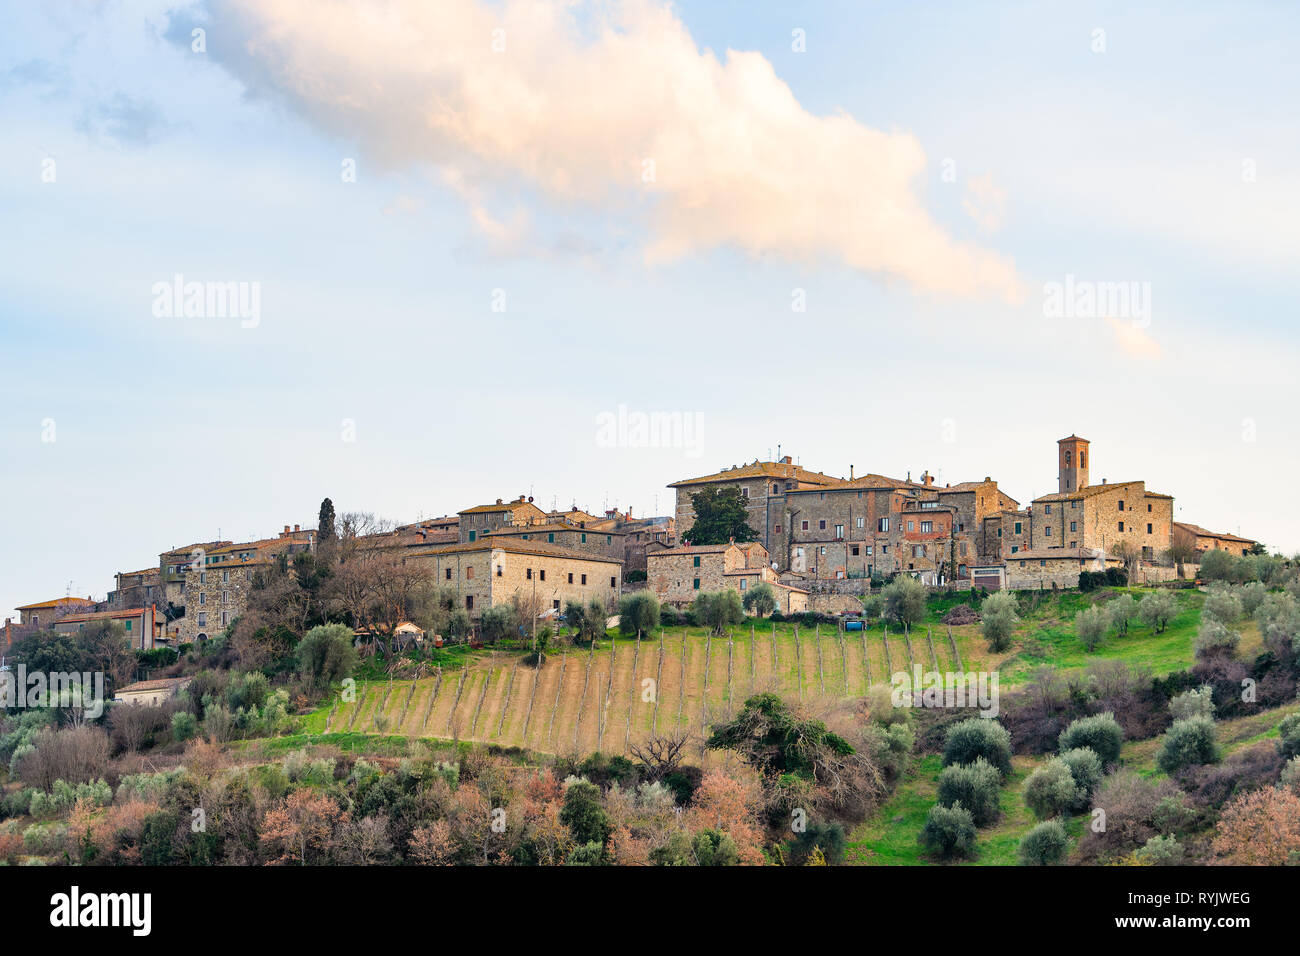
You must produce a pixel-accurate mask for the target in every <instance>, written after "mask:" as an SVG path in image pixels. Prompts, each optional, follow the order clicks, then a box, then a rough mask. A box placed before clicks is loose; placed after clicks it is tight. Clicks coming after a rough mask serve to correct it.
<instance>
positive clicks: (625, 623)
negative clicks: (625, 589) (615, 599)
mask: <svg viewBox="0 0 1300 956" xmlns="http://www.w3.org/2000/svg"><path fill="white" fill-rule="evenodd" d="M659 618H660V611H659V599H658V598H657V597H655V596H654V595H653V594H651V593H650V592H649V591H638V592H637V593H635V594H628V595H626V596H625V597H624V598H623V599H622V600H621V601H619V604H618V630H619V633H620V634H635V635H636V636H637V637H643V636H644V635H645V634H646V633H647V632H648V631H650V630H652V629H653V628H654V626H655V625H656V624H658V623H659Z"/></svg>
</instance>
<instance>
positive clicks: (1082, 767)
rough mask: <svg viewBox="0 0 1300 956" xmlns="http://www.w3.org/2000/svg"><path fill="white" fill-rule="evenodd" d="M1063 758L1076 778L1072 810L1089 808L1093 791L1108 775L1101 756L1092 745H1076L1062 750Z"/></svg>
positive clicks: (1077, 810) (1076, 811)
mask: <svg viewBox="0 0 1300 956" xmlns="http://www.w3.org/2000/svg"><path fill="white" fill-rule="evenodd" d="M1061 760H1062V761H1063V762H1064V763H1065V765H1066V766H1067V767H1069V768H1070V776H1071V777H1073V778H1074V803H1073V804H1071V806H1070V810H1071V811H1072V812H1074V813H1078V812H1080V811H1082V810H1086V809H1088V807H1089V806H1090V805H1091V803H1092V795H1093V793H1095V792H1096V790H1097V786H1098V785H1099V784H1100V783H1101V778H1102V777H1104V776H1105V775H1106V771H1105V769H1104V768H1103V767H1102V765H1101V758H1100V757H1098V756H1097V752H1096V751H1095V750H1093V749H1092V748H1091V747H1076V748H1074V749H1073V750H1066V751H1062V753H1061Z"/></svg>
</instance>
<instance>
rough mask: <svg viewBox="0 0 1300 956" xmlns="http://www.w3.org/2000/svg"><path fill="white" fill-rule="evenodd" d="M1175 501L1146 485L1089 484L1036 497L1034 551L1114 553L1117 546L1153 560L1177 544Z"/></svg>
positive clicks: (1032, 532) (1032, 516)
mask: <svg viewBox="0 0 1300 956" xmlns="http://www.w3.org/2000/svg"><path fill="white" fill-rule="evenodd" d="M1173 521H1174V499H1173V497H1172V496H1170V495H1164V494H1160V493H1158V492H1154V491H1148V490H1147V487H1146V483H1145V482H1143V481H1120V482H1116V483H1115V484H1109V483H1107V482H1106V481H1105V480H1104V479H1103V481H1102V484H1100V485H1085V486H1084V487H1083V488H1079V489H1077V490H1075V491H1069V492H1059V493H1057V494H1054V495H1045V496H1043V497H1042V498H1035V499H1034V501H1033V504H1032V506H1031V508H1030V540H1029V547H1030V548H1036V549H1042V548H1085V549H1090V550H1100V551H1102V552H1103V553H1105V554H1108V555H1109V554H1111V553H1113V551H1114V550H1115V548H1116V547H1117V546H1118V545H1121V544H1123V545H1127V546H1129V547H1131V548H1133V549H1134V550H1135V551H1136V553H1137V554H1138V555H1140V557H1141V560H1143V561H1146V562H1153V561H1155V559H1156V558H1157V556H1159V555H1161V554H1163V553H1164V552H1165V551H1168V550H1169V546H1170V544H1172V543H1173Z"/></svg>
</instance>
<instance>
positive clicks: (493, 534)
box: [480, 520, 624, 563]
mask: <svg viewBox="0 0 1300 956" xmlns="http://www.w3.org/2000/svg"><path fill="white" fill-rule="evenodd" d="M480 537H481V539H482V540H488V541H501V540H518V541H541V542H545V543H546V544H555V545H559V546H560V547H562V548H569V549H571V550H573V551H582V552H584V553H586V554H594V555H598V556H600V557H602V558H611V559H613V560H616V561H618V562H620V563H622V561H623V552H624V544H623V538H624V533H623V532H622V531H621V530H619V529H617V528H614V527H609V528H607V529H604V530H592V529H589V528H587V527H584V526H582V525H576V524H570V523H569V522H567V521H553V520H548V521H544V522H539V523H537V524H527V525H524V526H522V527H516V526H507V527H504V528H497V529H496V530H495V531H488V532H486V533H484V534H483V535H481V536H480Z"/></svg>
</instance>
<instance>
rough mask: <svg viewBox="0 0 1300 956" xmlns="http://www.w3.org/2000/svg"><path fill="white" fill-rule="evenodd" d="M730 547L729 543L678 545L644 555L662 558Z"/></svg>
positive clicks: (711, 551) (716, 551)
mask: <svg viewBox="0 0 1300 956" xmlns="http://www.w3.org/2000/svg"><path fill="white" fill-rule="evenodd" d="M730 547H732V545H730V544H692V545H678V546H677V547H675V548H665V549H663V550H662V551H655V552H654V553H653V554H648V555H646V557H651V558H662V557H669V556H672V555H674V554H721V553H722V552H723V551H726V550H727V549H728V548H730ZM735 547H737V548H738V547H740V545H735Z"/></svg>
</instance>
